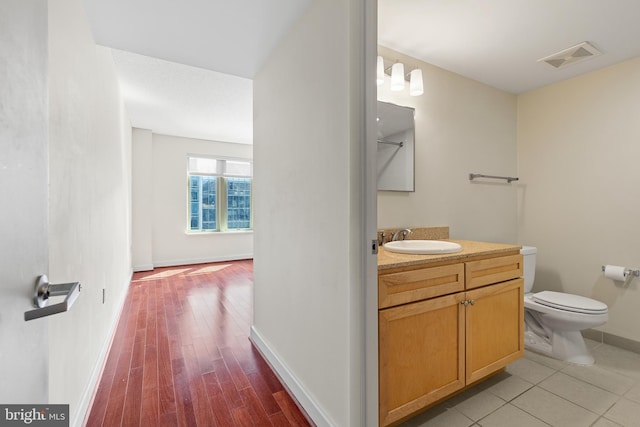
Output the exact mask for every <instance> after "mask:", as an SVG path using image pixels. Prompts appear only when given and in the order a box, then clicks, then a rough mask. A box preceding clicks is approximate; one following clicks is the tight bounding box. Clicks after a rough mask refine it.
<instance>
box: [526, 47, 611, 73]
mask: <svg viewBox="0 0 640 427" xmlns="http://www.w3.org/2000/svg"><path fill="white" fill-rule="evenodd" d="M601 54H602V52H600V51H599V50H598V49H596V48H595V47H593V45H591V44H590V43H589V42H582V43H580V44H577V45H575V46H573V47H570V48H568V49H565V50H563V51H561V52H558V53H554V54H553V55H550V56H547V57H546V58H542V59H538V62H546V63H547V64H549V65H551V66H553V67H554V68H564V67H566V66H569V65H571V64H575V63H577V62H581V61H584V60H585V59H589V58H593V57H594V56H598V55H601Z"/></svg>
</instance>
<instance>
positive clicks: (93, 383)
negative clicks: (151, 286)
mask: <svg viewBox="0 0 640 427" xmlns="http://www.w3.org/2000/svg"><path fill="white" fill-rule="evenodd" d="M132 277H133V272H131V273H130V274H129V278H128V279H127V282H126V284H125V287H124V289H123V290H122V295H120V300H119V301H118V305H117V308H116V311H115V315H114V316H113V319H111V326H110V327H109V334H108V339H107V340H105V342H104V344H103V346H102V349H101V350H100V354H99V355H98V360H97V361H96V364H95V366H94V367H93V370H92V371H91V377H90V378H89V381H88V382H87V386H86V387H85V389H84V393H82V398H81V399H80V403H79V406H80V407H79V409H78V412H76V417H75V419H74V420H72V422H71V424H70V425H71V426H74V427H80V426H84V425H86V424H87V419H88V417H89V412H90V410H91V406H92V405H93V400H94V399H95V397H96V392H97V391H98V382H99V381H100V378H102V372H103V371H104V367H105V365H106V364H107V356H109V350H110V349H111V344H112V343H113V339H114V337H115V335H116V329H117V328H118V321H119V320H120V315H121V314H122V308H123V307H124V302H125V300H126V299H127V293H128V290H129V285H130V284H131V279H132Z"/></svg>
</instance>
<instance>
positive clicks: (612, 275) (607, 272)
mask: <svg viewBox="0 0 640 427" xmlns="http://www.w3.org/2000/svg"><path fill="white" fill-rule="evenodd" d="M625 270H626V268H624V267H620V266H619V265H605V266H604V277H606V278H607V279H611V280H620V281H624V280H625V279H626V276H625V274H624V272H625Z"/></svg>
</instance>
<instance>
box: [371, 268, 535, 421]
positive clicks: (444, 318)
mask: <svg viewBox="0 0 640 427" xmlns="http://www.w3.org/2000/svg"><path fill="white" fill-rule="evenodd" d="M503 258H504V259H503ZM507 258H508V259H507ZM518 258H519V260H518ZM521 275H522V256H521V255H510V256H503V257H496V258H489V259H483V260H479V261H470V262H468V263H460V262H458V263H455V264H451V265H440V266H436V267H430V268H425V267H417V268H416V267H413V268H407V269H400V271H392V272H389V273H387V274H384V273H381V274H379V278H378V289H379V295H380V298H379V307H380V310H379V318H378V319H379V323H378V327H379V329H378V333H379V409H380V414H379V415H380V425H381V426H388V425H395V424H397V423H398V422H400V421H402V420H403V419H405V418H407V417H408V416H410V415H412V414H415V413H417V412H419V411H420V410H422V409H424V408H427V407H429V406H431V405H433V404H435V403H436V402H438V401H441V400H443V399H445V398H447V397H448V396H450V395H452V394H454V393H456V392H457V391H459V390H462V389H464V388H465V387H466V386H468V385H469V384H471V383H474V382H477V381H478V380H481V379H482V378H485V377H487V376H488V375H490V374H492V373H494V372H496V371H499V370H500V369H502V368H504V367H505V366H506V365H507V364H508V363H511V362H512V361H514V360H516V359H518V358H520V357H521V356H522V355H523V354H524V296H523V280H522V279H521V278H520V276H521ZM465 286H466V289H465ZM467 289H468V290H467Z"/></svg>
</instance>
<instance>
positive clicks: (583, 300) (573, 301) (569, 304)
mask: <svg viewBox="0 0 640 427" xmlns="http://www.w3.org/2000/svg"><path fill="white" fill-rule="evenodd" d="M532 299H533V300H534V301H535V302H537V303H538V304H542V305H545V306H547V307H552V308H555V309H558V310H565V311H572V312H574V313H583V314H604V313H607V311H608V308H607V305H606V304H604V303H602V302H600V301H596V300H594V299H591V298H587V297H583V296H580V295H573V294H565V293H563V292H553V291H542V292H538V293H535V294H533V295H532Z"/></svg>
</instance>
